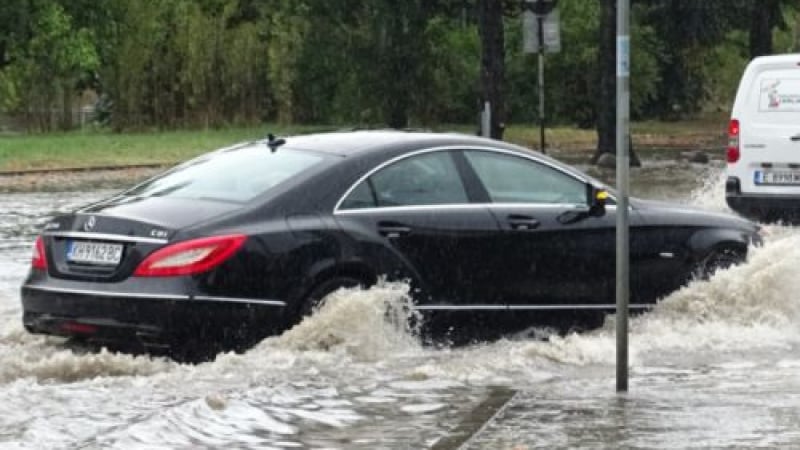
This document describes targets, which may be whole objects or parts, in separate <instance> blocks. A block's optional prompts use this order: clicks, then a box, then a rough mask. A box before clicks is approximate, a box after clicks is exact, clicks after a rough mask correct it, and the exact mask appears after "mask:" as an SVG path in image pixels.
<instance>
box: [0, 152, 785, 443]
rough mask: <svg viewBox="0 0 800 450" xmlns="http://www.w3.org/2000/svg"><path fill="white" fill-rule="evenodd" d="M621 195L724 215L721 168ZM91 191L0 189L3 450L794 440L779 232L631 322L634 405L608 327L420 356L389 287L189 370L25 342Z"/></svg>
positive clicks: (669, 170) (32, 339) (400, 294)
mask: <svg viewBox="0 0 800 450" xmlns="http://www.w3.org/2000/svg"><path fill="white" fill-rule="evenodd" d="M597 175H601V176H602V175H603V174H602V173H600V174H597ZM644 180H647V181H646V182H645V181H644ZM633 190H634V192H636V193H637V194H638V195H641V196H643V197H650V198H662V199H671V200H676V201H681V202H685V203H692V204H697V205H699V206H702V207H705V208H710V209H716V210H722V209H725V208H724V199H723V192H722V190H723V184H722V175H721V173H720V170H719V168H714V167H711V168H706V167H700V166H689V165H675V164H674V163H669V162H660V161H654V162H650V163H649V164H646V167H645V169H640V170H638V171H637V172H636V173H634V182H633ZM107 194H108V192H78V193H75V192H72V193H48V194H9V195H2V196H0V211H1V212H2V213H1V215H0V399H2V401H0V448H3V449H5V448H11V449H13V448H42V449H45V448H46V449H58V448H69V449H72V448H81V449H86V448H88V449H93V448H126V449H127V448H192V449H194V448H263V449H267V448H369V449H375V448H428V447H435V448H448V447H449V448H453V447H458V446H462V447H463V448H469V449H483V448H499V449H503V448H507V449H527V448H688V447H703V448H708V447H742V448H753V447H769V448H775V447H785V448H796V447H798V446H800V381H798V380H800V377H798V374H800V326H798V325H800V294H798V292H800V277H798V276H797V271H798V270H800V269H798V268H799V267H800V233H798V232H797V231H796V230H794V229H793V228H791V227H781V226H769V227H766V231H767V233H768V235H767V240H766V244H765V245H764V247H762V248H759V249H756V250H755V251H753V253H752V254H751V256H750V260H749V262H748V263H747V264H744V265H742V266H738V267H734V268H731V269H729V270H727V271H722V272H719V273H718V274H716V275H715V276H714V277H713V278H711V279H710V280H708V281H702V282H695V283H693V284H691V285H689V286H688V287H686V288H684V289H682V290H680V291H678V292H676V293H674V294H672V295H670V296H669V297H668V298H666V299H664V300H663V301H662V302H661V303H660V304H659V305H658V307H657V308H656V309H655V310H654V311H652V312H651V313H648V314H645V315H642V316H638V317H635V318H633V319H632V321H631V337H630V342H631V363H632V368H631V392H630V393H629V394H626V395H617V394H615V393H614V362H615V354H614V348H615V347H614V346H615V341H614V334H613V330H614V325H613V318H611V319H610V320H609V321H608V323H607V324H606V325H605V326H604V327H603V328H601V329H598V330H595V331H592V332H589V333H583V334H570V335H566V336H551V337H549V338H546V339H543V340H532V339H506V340H502V341H498V342H492V343H488V344H481V345H474V346H469V347H459V348H450V349H448V348H445V349H439V348H431V347H425V346H422V345H420V344H419V342H418V340H417V339H416V338H415V337H414V336H413V335H412V334H410V333H408V332H407V331H406V330H403V329H402V328H396V327H394V326H393V325H391V324H389V323H387V322H386V321H385V320H384V317H385V315H384V305H385V304H389V305H393V306H394V307H395V308H397V311H401V310H403V308H402V306H403V305H404V303H405V302H407V298H406V296H405V286H403V285H401V284H382V285H379V286H377V287H374V288H372V289H370V290H367V291H350V292H344V293H341V294H340V297H339V298H338V299H337V301H336V302H330V304H329V306H328V307H326V308H323V309H322V310H321V311H320V312H319V313H318V314H317V315H315V316H313V317H310V318H308V319H307V320H305V321H304V322H303V323H301V324H300V325H299V326H298V327H297V328H295V329H293V330H291V331H289V332H287V333H285V334H284V335H282V336H278V337H274V338H269V339H267V340H265V341H263V342H262V343H261V344H259V345H258V346H257V347H256V348H254V349H252V350H250V351H249V352H247V353H245V354H241V355H237V354H226V355H220V356H219V357H218V358H217V359H216V360H215V361H214V362H209V363H204V364H199V365H186V364H178V363H175V362H173V361H170V360H167V359H162V358H151V357H146V356H138V357H134V356H130V355H123V354H113V353H109V352H100V353H85V352H80V351H73V350H72V349H70V348H68V347H67V346H65V344H64V343H63V340H61V339H58V338H45V337H41V336H33V335H29V334H27V333H26V332H25V331H24V330H23V328H22V325H21V324H20V314H21V313H20V306H19V295H18V287H19V284H20V282H21V280H22V278H23V277H24V275H25V273H26V271H27V267H28V264H29V257H30V245H31V242H32V239H33V236H34V235H35V233H36V232H37V230H38V226H40V225H41V224H42V223H44V222H45V221H46V220H47V218H48V217H50V216H51V215H53V214H55V213H57V212H59V211H67V210H70V209H72V208H74V207H76V206H78V205H82V204H85V203H87V202H90V201H92V200H95V199H99V198H101V197H103V196H105V195H107Z"/></svg>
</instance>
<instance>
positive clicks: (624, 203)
mask: <svg viewBox="0 0 800 450" xmlns="http://www.w3.org/2000/svg"><path fill="white" fill-rule="evenodd" d="M629 8H630V0H617V193H618V198H617V324H616V325H617V330H616V331H617V392H627V391H628V302H629V296H630V291H629V290H630V261H629V258H630V242H629V237H630V235H629V221H628V171H629V170H630V147H629V143H630V141H629V140H628V137H629V136H630V53H631V46H630V34H629V29H630V15H629V11H630V10H629Z"/></svg>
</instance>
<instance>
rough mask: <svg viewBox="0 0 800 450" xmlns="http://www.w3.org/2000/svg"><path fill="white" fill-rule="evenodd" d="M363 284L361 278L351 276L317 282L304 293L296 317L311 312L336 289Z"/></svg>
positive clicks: (307, 314)
mask: <svg viewBox="0 0 800 450" xmlns="http://www.w3.org/2000/svg"><path fill="white" fill-rule="evenodd" d="M363 285H364V283H363V282H362V281H361V280H359V279H356V278H352V277H334V278H330V279H327V280H325V281H323V282H321V283H319V284H317V285H316V286H315V287H314V288H313V289H311V292H309V293H308V295H306V297H305V300H303V304H302V306H301V307H300V314H299V318H298V319H302V318H303V317H306V316H310V315H311V314H313V313H314V312H315V311H316V309H317V308H318V307H319V306H320V305H321V304H322V301H323V300H325V297H327V296H328V295H330V294H332V293H334V292H336V291H337V290H339V289H342V288H353V287H356V286H363Z"/></svg>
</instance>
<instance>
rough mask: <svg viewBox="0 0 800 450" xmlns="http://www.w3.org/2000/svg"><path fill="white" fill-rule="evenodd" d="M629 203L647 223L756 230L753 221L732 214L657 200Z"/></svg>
mask: <svg viewBox="0 0 800 450" xmlns="http://www.w3.org/2000/svg"><path fill="white" fill-rule="evenodd" d="M630 204H631V206H632V207H633V208H635V209H636V210H637V212H638V213H639V214H640V215H641V216H642V219H643V220H644V221H645V222H646V223H647V224H648V225H675V226H680V225H688V226H719V227H728V228H739V229H743V230H753V231H754V230H757V229H758V225H757V224H756V223H755V222H752V221H750V220H747V219H744V218H742V217H739V216H736V215H734V214H730V213H725V212H718V211H709V210H706V209H701V208H698V207H695V206H690V205H683V204H679V203H670V202H664V201H658V200H643V199H638V198H631V199H630Z"/></svg>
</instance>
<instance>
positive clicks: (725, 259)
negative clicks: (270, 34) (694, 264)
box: [698, 247, 745, 280]
mask: <svg viewBox="0 0 800 450" xmlns="http://www.w3.org/2000/svg"><path fill="white" fill-rule="evenodd" d="M744 260H745V253H744V252H743V251H741V250H739V249H736V248H731V247H723V248H718V249H715V250H713V251H712V252H711V253H710V254H709V255H708V256H706V257H705V259H703V261H702V262H701V263H700V265H699V267H698V272H699V277H700V278H701V279H703V280H707V279H709V278H711V276H712V275H714V273H716V272H717V271H718V270H724V269H728V268H730V267H732V266H735V265H737V264H741V263H743V262H744Z"/></svg>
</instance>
